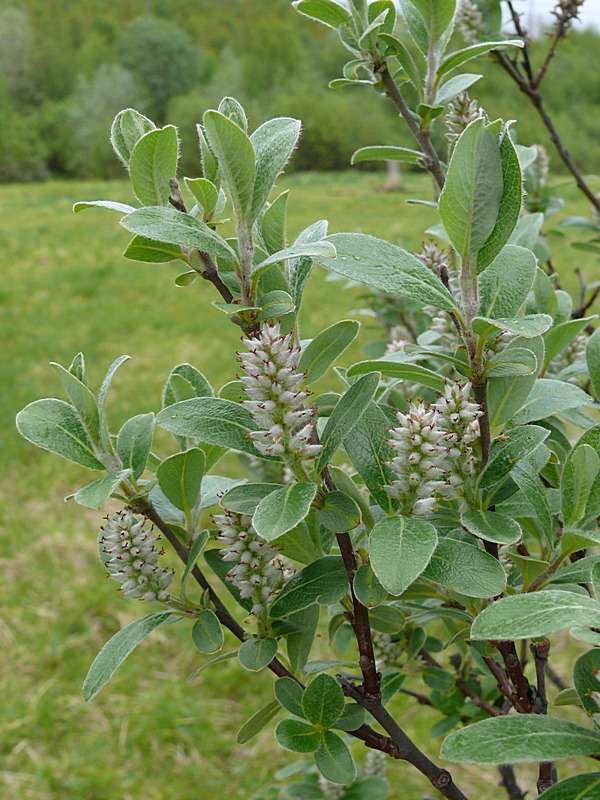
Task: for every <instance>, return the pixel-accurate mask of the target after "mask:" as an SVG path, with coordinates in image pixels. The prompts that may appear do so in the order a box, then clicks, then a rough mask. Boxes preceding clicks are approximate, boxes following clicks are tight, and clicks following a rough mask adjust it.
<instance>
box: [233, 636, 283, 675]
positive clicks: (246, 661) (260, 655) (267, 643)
mask: <svg viewBox="0 0 600 800" xmlns="http://www.w3.org/2000/svg"><path fill="white" fill-rule="evenodd" d="M276 655H277V640H276V639H256V638H252V639H246V641H245V642H242V644H241V646H240V649H239V651H238V659H239V662H240V664H241V665H242V667H244V669H247V670H248V671H249V672H260V671H261V669H264V668H265V667H268V666H269V664H270V663H271V661H273V659H274V658H275V656H276Z"/></svg>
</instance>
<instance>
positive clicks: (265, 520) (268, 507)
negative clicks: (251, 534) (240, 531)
mask: <svg viewBox="0 0 600 800" xmlns="http://www.w3.org/2000/svg"><path fill="white" fill-rule="evenodd" d="M316 493H317V486H316V484H314V483H292V484H290V485H289V486H282V487H281V489H278V490H277V491H275V492H271V493H270V494H268V495H267V496H266V497H264V498H263V499H262V500H261V501H260V503H259V504H258V506H257V507H256V511H255V512H254V516H253V517H252V524H253V525H254V528H255V530H256V532H257V533H258V535H259V536H262V538H263V539H266V540H267V541H268V542H270V541H271V540H273V539H277V537H278V536H283V534H284V533H287V532H288V531H291V530H292V528H295V527H296V525H298V523H300V522H302V520H303V519H304V518H305V517H306V515H307V514H308V512H309V511H310V505H311V503H312V501H313V500H314V498H315V495H316Z"/></svg>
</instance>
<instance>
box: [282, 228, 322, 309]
mask: <svg viewBox="0 0 600 800" xmlns="http://www.w3.org/2000/svg"><path fill="white" fill-rule="evenodd" d="M327 227H328V223H327V220H324V219H321V220H319V221H318V222H314V223H313V224H312V225H309V226H308V228H305V229H304V230H303V231H302V233H300V234H299V235H298V237H297V239H296V241H295V242H294V244H297V245H300V244H306V243H308V242H320V241H322V240H323V239H324V238H325V236H327ZM312 268H313V260H312V258H308V257H302V258H294V259H292V260H290V261H285V262H284V274H285V278H286V280H287V283H288V286H289V287H290V290H291V293H292V297H293V299H294V305H295V306H296V308H300V303H301V300H302V293H303V291H304V286H305V285H306V281H307V280H308V276H309V275H310V272H311V270H312Z"/></svg>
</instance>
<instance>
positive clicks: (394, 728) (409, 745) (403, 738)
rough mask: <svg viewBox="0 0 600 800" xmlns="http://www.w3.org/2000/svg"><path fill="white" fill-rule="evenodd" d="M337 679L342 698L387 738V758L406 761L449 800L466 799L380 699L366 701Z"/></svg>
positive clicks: (344, 680)
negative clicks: (391, 748)
mask: <svg viewBox="0 0 600 800" xmlns="http://www.w3.org/2000/svg"><path fill="white" fill-rule="evenodd" d="M337 679H338V681H339V683H340V686H341V687H342V690H343V692H344V694H345V695H346V697H350V698H351V699H352V700H355V701H356V702H357V703H358V704H359V705H361V706H363V708H365V709H366V710H367V711H368V712H369V714H371V715H372V716H373V717H374V718H375V719H376V720H377V722H379V724H380V725H381V726H382V728H383V729H384V730H385V732H386V733H387V734H388V735H389V736H390V738H391V740H392V742H393V744H394V746H395V748H396V749H395V753H392V754H391V755H394V757H395V758H398V759H401V760H403V761H408V763H409V764H412V765H413V767H416V769H418V770H419V772H420V773H421V774H422V775H425V777H426V778H428V779H429V781H430V782H431V785H432V786H433V787H434V788H435V789H437V790H438V792H440V793H441V794H442V795H443V796H444V797H446V798H448V799H449V800H467V798H466V796H465V795H464V794H463V793H462V792H461V790H460V789H459V788H458V787H457V786H456V784H455V783H454V781H453V780H452V775H451V774H450V773H449V772H448V770H446V769H442V768H441V767H438V766H437V765H436V764H434V763H433V761H430V759H428V758H427V756H426V755H425V754H424V753H422V752H421V751H420V750H419V748H418V747H417V746H416V745H415V744H414V742H413V741H412V740H411V739H410V738H409V737H408V736H407V735H406V734H405V733H404V731H403V730H402V728H401V727H400V726H399V725H398V723H397V722H396V721H395V720H394V719H393V717H392V716H391V715H390V714H389V713H388V711H386V709H385V707H384V706H383V704H382V703H381V700H380V699H371V698H368V697H367V696H366V694H365V692H364V691H363V690H362V688H361V687H359V686H356V685H355V684H354V683H352V681H349V680H348V679H347V678H345V677H344V676H343V675H338V676H337Z"/></svg>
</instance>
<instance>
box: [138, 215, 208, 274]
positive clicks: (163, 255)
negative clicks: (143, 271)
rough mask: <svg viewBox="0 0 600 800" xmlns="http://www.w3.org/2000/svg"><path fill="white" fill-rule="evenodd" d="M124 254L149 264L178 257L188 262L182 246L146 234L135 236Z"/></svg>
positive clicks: (166, 261) (163, 262)
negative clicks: (148, 236) (151, 237)
mask: <svg viewBox="0 0 600 800" xmlns="http://www.w3.org/2000/svg"><path fill="white" fill-rule="evenodd" d="M131 211H135V209H133V208H132V209H131ZM125 213H127V212H125ZM123 255H124V257H125V258H129V259H130V260H131V261H144V262H146V263H147V264H166V263H168V262H169V261H176V260H177V259H179V260H180V261H184V262H185V263H186V264H187V260H186V258H185V256H184V254H183V253H182V251H181V247H178V246H177V245H175V244H164V243H163V242H158V241H156V240H154V239H147V238H146V237H145V236H134V237H133V239H132V240H131V241H130V242H129V244H128V245H127V248H126V250H125V252H124V253H123ZM194 274H196V273H194Z"/></svg>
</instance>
